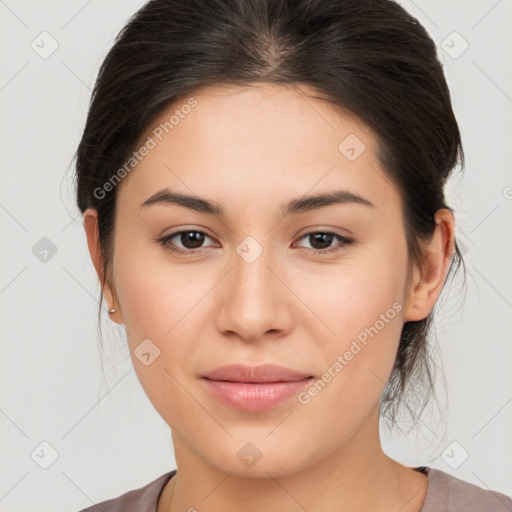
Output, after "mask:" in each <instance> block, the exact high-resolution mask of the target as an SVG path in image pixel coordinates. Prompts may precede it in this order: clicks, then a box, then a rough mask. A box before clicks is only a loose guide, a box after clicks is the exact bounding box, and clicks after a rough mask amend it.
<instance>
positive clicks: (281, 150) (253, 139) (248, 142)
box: [118, 83, 392, 204]
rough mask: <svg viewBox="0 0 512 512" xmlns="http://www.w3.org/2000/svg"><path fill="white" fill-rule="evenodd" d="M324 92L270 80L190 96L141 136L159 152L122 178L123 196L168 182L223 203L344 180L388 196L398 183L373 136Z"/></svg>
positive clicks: (335, 184) (137, 194) (146, 191)
mask: <svg viewBox="0 0 512 512" xmlns="http://www.w3.org/2000/svg"><path fill="white" fill-rule="evenodd" d="M319 97H321V93H319V92H318V91H316V90H315V89H312V88H310V87H308V86H305V85H302V84H301V85H298V84H293V85H280V84H267V83H264V84H253V85H251V86H243V87H238V86H236V87H235V86H215V87H207V88H203V89H199V90H197V91H196V92H195V93H194V94H192V95H190V96H184V97H182V98H180V99H179V100H177V101H175V102H173V103H172V104H171V105H169V106H168V107H167V108H166V109H165V110H164V111H163V112H162V113H161V115H159V116H158V118H157V119H155V121H154V122H153V123H152V124H151V126H150V127H149V129H148V130H147V131H146V133H145V134H144V135H143V136H142V137H141V144H140V145H139V147H140V146H141V145H142V144H144V143H146V145H148V146H151V149H150V150H149V151H148V152H147V154H146V155H145V156H144V157H143V158H142V159H141V160H140V162H139V163H137V165H136V166H135V167H134V168H133V170H132V171H131V172H130V173H129V175H128V176H127V178H125V179H124V180H123V182H122V187H121V188H123V189H126V192H123V194H124V195H125V196H129V197H130V198H132V199H133V200H134V201H137V202H138V203H139V204H140V202H141V199H143V198H145V197H147V196H148V195H149V194H151V193H154V192H156V191H157V189H158V188H161V187H162V186H169V187H170V188H174V189H177V188H178V189H180V190H182V191H187V192H189V193H190V192H192V193H197V194H198V195H200V196H202V197H204V196H209V197H212V196H213V195H215V196H216V199H217V200H218V201H219V202H222V201H223V200H226V201H230V200H231V201H233V195H234V193H236V194H237V197H239V196H242V197H243V196H244V194H245V195H247V196H248V197H254V196H258V195H259V194H264V195H266V196H268V197H270V195H275V196H280V197H281V198H282V196H283V194H285V195H289V196H290V197H291V196H296V195H297V194H306V193H307V192H308V191H309V190H310V189H312V188H315V189H316V190H315V191H321V190H324V189H330V188H333V187H336V188H339V186H340V185H346V186H347V187H348V188H350V187H352V188H354V187H358V189H359V192H361V191H362V190H366V191H367V192H368V194H367V195H373V196H374V197H375V198H376V202H377V203H378V202H379V197H380V200H385V199H386V198H385V197H383V195H382V194H384V196H385V194H386V191H385V190H382V189H383V188H386V186H387V187H388V188H390V183H389V180H388V179H387V178H386V176H384V173H383V169H382V167H381V164H380V162H379V160H378V158H377V155H376V150H377V139H376V137H375V135H374V133H373V132H372V130H371V129H370V128H369V127H368V126H367V125H365V124H364V123H363V122H362V121H361V120H359V119H358V118H357V117H356V116H355V115H353V114H352V113H350V112H348V111H345V110H344V109H341V108H340V107H338V106H336V105H334V104H332V103H331V102H328V101H326V100H324V99H319ZM190 105H194V106H192V107H191V106H190ZM187 189H188V190H187ZM118 192H119V193H121V192H120V191H118ZM387 193H392V191H387ZM388 199H389V198H388Z"/></svg>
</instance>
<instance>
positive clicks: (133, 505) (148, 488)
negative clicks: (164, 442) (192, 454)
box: [79, 469, 176, 512]
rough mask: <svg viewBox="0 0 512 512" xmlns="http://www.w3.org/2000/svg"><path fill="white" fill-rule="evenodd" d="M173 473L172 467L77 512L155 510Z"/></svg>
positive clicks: (150, 511) (174, 471)
mask: <svg viewBox="0 0 512 512" xmlns="http://www.w3.org/2000/svg"><path fill="white" fill-rule="evenodd" d="M175 473H176V470H175V469H173V470H172V471H169V472H167V473H164V474H163V475H162V476H159V477H158V478H157V479H156V480H153V481H152V482H149V483H148V484H146V485H144V486H143V487H140V488H139V489H134V490H132V491H128V492H126V493H124V494H122V495H121V496H118V497H117V498H112V499H110V500H107V501H102V502H101V503H96V504H95V505H92V506H90V507H88V508H84V509H82V510H80V511H79V512H98V511H99V510H101V511H102V512H155V511H156V506H157V502H158V498H159V497H160V493H161V492H162V490H163V488H164V486H165V484H166V483H167V482H168V481H169V480H170V479H171V478H172V477H173V476H174V475H175Z"/></svg>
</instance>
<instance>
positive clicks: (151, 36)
mask: <svg viewBox="0 0 512 512" xmlns="http://www.w3.org/2000/svg"><path fill="white" fill-rule="evenodd" d="M257 82H266V83H277V84H295V83H301V84H306V85H307V86H310V88H313V89H314V90H315V91H318V92H319V93H320V94H321V95H322V98H321V99H325V100H326V101H329V102H331V103H332V104H333V106H338V107H341V108H342V109H344V110H345V111H349V112H351V113H353V114H355V115H356V116H357V117H358V118H359V119H361V120H362V121H363V122H364V123H366V125H368V126H369V127H370V128H371V129H372V130H373V132H374V133H375V135H376V140H377V143H378V144H377V147H378V157H379V161H380V162H381V164H382V166H383V168H384V169H385V172H386V174H387V176H389V178H390V180H391V182H392V183H393V184H394V185H395V186H396V187H397V189H398V190H399V192H400V197H401V200H402V206H403V219H404V229H405V233H406V239H407V248H408V255H409V279H410V277H411V275H412V274H411V271H412V268H413V265H414V264H415V265H417V266H418V268H421V264H422V251H421V244H422V243H424V242H428V241H429V240H431V238H432V235H433V233H434V230H435V227H436V224H435V220H434V216H435V213H436V211H437V210H438V209H440V208H447V209H449V210H450V211H452V212H453V210H452V209H451V208H450V207H449V206H448V205H447V204H446V200H445V197H444V186H445V183H446V182H447V179H448V178H449V176H450V175H451V173H452V170H453V169H454V167H455V166H456V164H457V160H458V158H459V160H460V164H461V169H462V168H463V167H464V154H463V150H462V143H461V136H460V133H459V128H458V125H457V121H456V119H455V115H454V113H453V110H452V105H451V99H450V92H449V90H448V86H447V83H446V80H445V77H444V74H443V69H442V66H441V63H440V62H439V60H438V57H437V54H436V46H435V44H434V42H433V41H432V39H431V38H430V37H429V35H428V33H427V31H426V30H425V29H424V27H423V26H422V25H421V24H420V23H419V22H418V21H417V20H416V19H415V18H414V17H412V16H411V15H410V14H408V13H407V12H406V11H405V10H404V9H403V8H402V7H400V6H399V5H398V4H397V3H395V2H393V1H390V0H329V1H325V0H186V1H184V0H152V1H150V2H148V3H147V4H145V5H144V6H143V7H142V8H141V9H140V10H139V11H138V12H136V13H135V14H134V15H133V16H132V17H131V18H130V20H129V21H128V22H127V24H126V25H125V26H124V28H123V29H122V30H121V32H120V33H119V34H118V36H117V37H116V39H115V42H114V44H113V46H112V48H111V49H110V51H109V52H108V54H107V56H106V57H105V59H104V61H103V63H102V65H101V67H100V70H99V74H98V77H97V80H96V83H95V86H94V89H93V92H92V98H91V103H90V108H89V112H88V115H87V120H86V124H85V128H84V132H83V135H82V138H81V141H80V143H79V145H78V148H77V151H76V154H75V158H76V178H77V183H76V199H77V205H78V207H79V209H80V211H81V212H82V213H83V212H84V211H85V210H86V209H87V208H93V209H95V210H97V215H98V226H99V228H98V229H99V244H100V248H101V254H102V261H103V269H102V277H101V290H102V292H103V289H104V286H105V283H110V282H111V276H112V253H113V230H114V224H115V218H116V197H117V195H116V194H117V187H112V189H111V190H110V191H109V192H107V193H104V194H102V195H101V197H98V196H100V195H99V194H97V193H95V191H97V190H98V189H101V188H102V187H103V186H104V184H105V183H106V182H108V181H109V179H111V178H112V177H113V176H114V175H115V174H116V171H118V170H119V169H120V168H121V166H122V165H123V164H124V163H125V162H126V161H127V160H128V159H129V158H130V155H131V153H132V152H133V151H134V150H135V149H136V147H137V144H138V142H139V141H140V139H141V137H142V135H143V134H144V133H145V130H147V129H148V127H150V125H151V123H152V122H154V121H155V119H156V118H157V117H158V116H159V115H161V114H162V112H163V111H164V110H165V109H166V108H168V107H169V105H170V104H171V103H173V102H176V101H178V100H180V99H182V98H184V97H186V96H187V95H191V94H193V93H195V92H197V91H199V90H202V89H203V88H205V87H209V86H219V85H226V86H230V85H231V86H251V85H252V84H254V83H257ZM105 188H106V187H105ZM103 190H104V189H103ZM461 264H462V267H463V268H464V278H465V277H466V268H465V265H464V261H463V257H462V253H461V251H460V250H459V247H458V245H457V242H456V243H455V251H454V254H453V258H452V261H451V264H450V268H449V271H448V276H450V275H451V274H452V273H453V271H454V269H455V270H458V269H459V267H460V266H461ZM448 276H447V277H448ZM102 299H103V295H101V297H100V308H99V311H98V320H99V322H98V326H99V324H100V322H101V304H102ZM434 309H435V308H434ZM433 313H434V310H433V311H432V312H431V313H430V314H429V316H428V317H427V318H425V319H422V320H419V321H409V322H405V323H404V325H403V329H402V332H401V337H400V343H399V347H398V351H397V354H396V359H395V363H394V367H393V369H392V373H391V376H390V378H389V380H388V382H387V384H386V387H385V389H384V392H383V394H382V396H381V401H380V414H381V416H385V417H387V418H388V420H389V421H390V422H391V423H395V422H396V413H397V410H398V407H399V405H400V404H401V403H402V402H403V403H405V404H406V405H407V403H408V397H409V398H410V397H412V396H413V395H415V394H416V395H417V390H418V389H420V387H419V384H420V383H423V384H426V385H425V386H423V388H422V393H423V401H422V409H421V410H422V411H423V408H424V407H425V405H426V404H427V403H428V402H429V400H430V398H431V395H432V391H433V384H434V381H433V378H432V375H433V373H432V367H431V364H430V362H429V358H430V355H429V343H428V340H429V333H430V331H431V326H432V321H433ZM100 331H101V329H100ZM415 387H416V389H415ZM407 407H408V408H409V411H410V412H413V411H412V409H411V408H410V407H409V406H408V405H407Z"/></svg>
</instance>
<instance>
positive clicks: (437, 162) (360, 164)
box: [77, 0, 512, 512]
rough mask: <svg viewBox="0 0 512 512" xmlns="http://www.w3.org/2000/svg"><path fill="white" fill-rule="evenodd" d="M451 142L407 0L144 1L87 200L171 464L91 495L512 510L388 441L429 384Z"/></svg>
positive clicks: (106, 67)
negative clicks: (129, 485) (124, 489)
mask: <svg viewBox="0 0 512 512" xmlns="http://www.w3.org/2000/svg"><path fill="white" fill-rule="evenodd" d="M458 158H460V161H461V163H463V152H462V145H461V138H460V133H459V129H458V125H457V122H456V119H455V117H454V114H453V111H452V107H451V101H450V94H449V91H448V87H447V84H446V81H445V78H444V75H443V71H442V68H441V65H440V63H439V61H438V59H437V56H436V49H435V45H434V43H433V42H432V40H431V39H430V38H429V36H428V34H427V33H426V31H425V30H424V28H423V27H422V26H421V25H419V24H418V22H417V20H415V19H414V18H412V17H411V16H410V15H408V14H407V13H406V12H405V11H404V10H403V9H402V8H401V7H400V6H398V5H397V4H395V3H394V2H392V1H389V0H377V1H375V0H374V1H361V0H348V1H347V0H344V1H342V0H333V1H331V0H330V1H329V2H326V1H323V2H322V1H320V0H293V1H292V0H279V1H276V0H273V1H272V0H213V1H212V0H192V1H187V2H179V1H177V0H155V1H151V2H149V3H148V4H146V5H145V6H144V7H143V8H142V9H141V10H140V11H139V12H138V13H136V15H135V16H134V17H133V18H132V19H131V20H130V21H129V23H128V24H127V26H126V27H125V28H124V29H123V30H122V32H121V33H120V35H119V37H118V38H117V40H116V42H115V45H114V47H113V48H112V50H111V51H110V53H109V54H108V56H107V57H106V59H105V61H104V63H103V65H102V67H101V70H100V74H99V77H98V80H97V83H96V86H95V89H94V93H93V98H92V102H91V107H90V111H89V114H88V119H87V123H86V127H85V130H84V134H83V137H82V140H81V142H80V145H79V148H78V151H77V202H78V206H79V208H80V210H81V212H82V213H83V214H84V227H85V230H86V235H87V241H88V246H89V250H90V253H91V258H92V261H93V263H94V266H95V268H96V271H97V273H98V277H99V279H100V281H101V284H102V291H103V294H104V296H105V299H106V300H107V301H108V304H109V308H110V309H109V315H110V318H111V320H112V321H113V322H116V323H118V324H123V325H124V326H125V327H126V331H127V341H128V344H129V347H130V353H131V356H132V361H133V364H134V367H135V370H136V372H137V375H138V378H139V380H140V382H141V384H142V386H143V388H144V390H145V392H146V393H147V395H148V397H149V399H150V400H151V402H152V403H153V405H154V406H155V408H156V410H157V411H158V412H159V414H160V415H161V416H162V418H163V419H164V420H165V421H166V422H167V423H168V425H169V426H170V428H171V431H172V439H173V445H174V451H175V457H176V463H177V470H173V471H170V472H168V473H166V474H164V475H162V476H161V477H160V478H158V479H157V480H155V481H153V482H151V483H149V484H147V485H146V486H144V487H143V488H141V489H136V490H133V491H131V492H129V493H126V494H124V495H123V496H120V497H117V498H114V499H112V500H109V501H106V502H103V503H100V504H98V505H97V506H96V505H95V506H92V507H90V508H88V509H86V510H91V511H92V510H97V509H101V510H104V511H114V510H123V511H147V512H149V511H157V512H164V511H165V512H175V511H178V510H188V511H195V510H198V511H202V510H208V511H209V512H216V511H223V512H227V511H231V510H237V511H238V510H244V511H265V512H272V511H274V510H279V511H280V512H283V511H285V512H287V511H295V510H308V511H316V510H323V511H339V510H361V511H363V510H364V511H389V510H393V511H395V510H396V511H399V510H400V511H401V512H418V511H422V512H430V511H434V510H435V511H453V510H466V511H468V510H485V511H494V510H495V511H502V510H512V500H511V499H510V498H509V497H507V496H505V495H504V494H500V493H497V492H493V491H489V490H483V489H481V488H479V487H477V486H474V485H472V484H470V483H468V482H464V481H462V480H460V479H457V478H455V477H453V476H450V475H449V474H448V473H444V472H442V471H439V470H435V469H433V468H429V467H425V466H422V467H414V468H413V467H407V466H404V465H402V464H400V463H398V462H397V461H394V460H393V459H391V458H390V457H388V456H387V455H386V454H385V453H384V451H383V449H382V446H381V443H380V439H379V418H380V417H381V416H382V417H384V418H386V419H388V421H390V422H391V423H393V422H394V421H395V420H396V415H397V410H398V406H399V405H400V404H406V403H407V399H408V396H410V395H411V390H414V388H415V387H418V386H419V384H420V383H422V382H423V383H425V382H426V383H427V384H428V386H427V390H426V397H428V394H429V392H430V391H431V388H430V387H429V386H431V384H432V382H431V378H430V368H429V365H428V344H427V341H428V333H429V328H430V325H431V322H432V311H433V308H434V305H435V303H436V300H437V298H438V297H439V295H440V293H441V291H442V289H443V286H444V284H445V281H446V279H447V277H448V276H449V275H450V273H451V272H452V270H453V269H454V268H455V269H457V268H458V267H459V266H460V265H461V264H463V261H462V256H461V253H460V251H459V249H458V247H457V244H456V241H455V220H454V216H453V212H452V210H451V209H450V207H449V206H448V205H447V204H446V201H445V198H444V190H443V189H444V185H445V183H446V181H447V179H448V177H449V176H450V173H451V172H452V170H453V168H454V166H455V165H456V163H457V160H458ZM100 308H101V304H100ZM415 392H416V393H417V391H415Z"/></svg>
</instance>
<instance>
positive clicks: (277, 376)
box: [203, 364, 312, 382]
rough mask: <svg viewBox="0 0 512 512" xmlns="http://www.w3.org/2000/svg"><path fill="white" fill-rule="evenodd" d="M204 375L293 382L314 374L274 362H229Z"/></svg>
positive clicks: (208, 376)
mask: <svg viewBox="0 0 512 512" xmlns="http://www.w3.org/2000/svg"><path fill="white" fill-rule="evenodd" d="M203 377H205V378H207V379H211V380H226V381H231V382H291V381H297V380H303V379H306V378H308V377H312V375H308V374H307V373H301V372H296V371H295V370H292V369H290V368H285V367H284V366H276V365H274V364H262V365H260V366H246V365H243V364H229V365H226V366H220V367H218V368H215V370H212V371H211V372H208V373H206V374H204V375H203Z"/></svg>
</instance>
